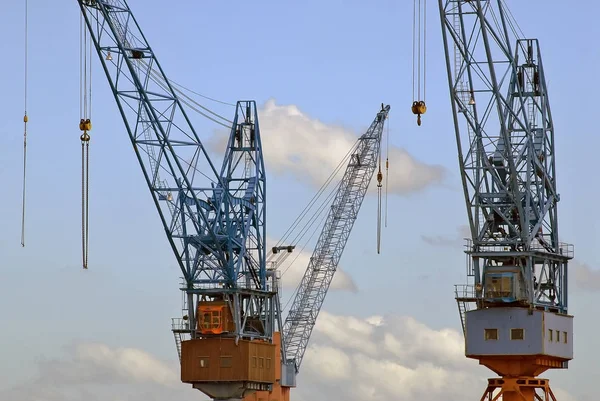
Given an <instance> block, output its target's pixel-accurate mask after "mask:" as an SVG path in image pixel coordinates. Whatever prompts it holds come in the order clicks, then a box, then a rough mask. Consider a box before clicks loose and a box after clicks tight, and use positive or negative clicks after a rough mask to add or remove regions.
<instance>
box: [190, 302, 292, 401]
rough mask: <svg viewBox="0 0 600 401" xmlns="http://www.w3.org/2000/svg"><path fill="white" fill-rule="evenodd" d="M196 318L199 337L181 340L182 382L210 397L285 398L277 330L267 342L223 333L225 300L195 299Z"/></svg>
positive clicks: (226, 328) (229, 329)
mask: <svg viewBox="0 0 600 401" xmlns="http://www.w3.org/2000/svg"><path fill="white" fill-rule="evenodd" d="M197 317H198V318H197V327H196V329H197V331H198V332H199V333H201V335H203V337H201V338H196V339H191V340H187V341H183V342H182V344H181V381H182V382H184V383H189V384H192V385H193V387H194V388H196V389H198V390H200V391H202V392H203V393H205V394H207V395H208V396H210V397H211V398H213V399H236V398H237V399H242V398H243V399H244V400H246V401H289V392H290V387H282V386H281V385H280V383H281V373H282V372H281V335H280V333H279V332H275V333H273V339H272V342H267V341H264V340H249V339H239V340H237V341H236V338H235V337H232V336H227V334H228V333H233V332H235V328H234V322H233V318H232V315H231V311H230V309H229V306H228V305H227V303H226V302H225V301H203V302H199V304H198V311H197ZM204 336H205V337H204Z"/></svg>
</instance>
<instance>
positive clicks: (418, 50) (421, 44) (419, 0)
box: [411, 0, 427, 126]
mask: <svg viewBox="0 0 600 401" xmlns="http://www.w3.org/2000/svg"><path fill="white" fill-rule="evenodd" d="M426 21H427V0H414V1H413V79H412V82H413V103H412V107H411V110H412V112H413V114H415V115H416V116H417V125H419V126H420V125H421V115H422V114H425V112H426V111H427V106H426V105H425V84H426V80H425V76H426V73H425V72H426V67H427V65H426V63H427V58H426V46H425V45H426V42H427V41H426V39H427V34H426V31H427V22H426ZM421 83H422V85H421Z"/></svg>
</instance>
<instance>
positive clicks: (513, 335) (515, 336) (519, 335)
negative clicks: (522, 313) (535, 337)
mask: <svg viewBox="0 0 600 401" xmlns="http://www.w3.org/2000/svg"><path fill="white" fill-rule="evenodd" d="M524 335H525V333H524V330H523V329H510V339H511V340H522V339H523V336H524Z"/></svg>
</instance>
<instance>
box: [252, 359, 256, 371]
mask: <svg viewBox="0 0 600 401" xmlns="http://www.w3.org/2000/svg"><path fill="white" fill-rule="evenodd" d="M252 367H253V368H255V367H256V357H255V356H253V357H252Z"/></svg>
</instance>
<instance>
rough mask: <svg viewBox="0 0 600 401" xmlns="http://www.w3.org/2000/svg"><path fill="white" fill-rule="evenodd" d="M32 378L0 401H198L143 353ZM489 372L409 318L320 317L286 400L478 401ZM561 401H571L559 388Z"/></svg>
mask: <svg viewBox="0 0 600 401" xmlns="http://www.w3.org/2000/svg"><path fill="white" fill-rule="evenodd" d="M38 368H39V369H38V370H39V372H38V375H37V376H36V377H34V378H32V379H31V380H28V381H27V382H25V383H24V384H22V385H19V386H15V387H13V388H12V389H10V390H8V391H4V392H2V391H0V399H1V400H3V401H21V400H29V401H80V400H83V399H85V400H90V401H100V400H102V401H159V400H160V401H162V400H166V399H169V400H170V399H177V400H180V401H192V400H196V401H197V400H206V399H207V397H206V396H204V395H203V394H202V393H200V392H199V391H197V390H194V389H192V388H191V386H189V385H187V384H184V383H181V382H180V381H179V378H178V372H179V368H178V366H177V362H176V361H172V362H169V363H167V362H164V361H160V360H158V359H157V358H155V357H154V356H152V355H150V354H148V353H146V352H145V351H142V350H139V349H132V348H112V347H109V346H107V345H104V344H79V345H77V346H72V347H68V348H67V355H66V356H65V357H64V358H58V359H50V360H44V361H42V362H40V363H39V366H38ZM488 376H490V372H489V371H488V370H487V369H485V368H484V367H481V366H478V364H477V362H475V361H472V360H468V359H467V358H465V357H464V354H463V338H462V335H461V334H460V333H459V332H458V331H456V330H451V329H441V330H435V329H432V328H430V327H428V326H426V325H424V324H423V323H421V322H418V321H417V320H415V319H414V318H412V317H403V316H386V317H382V316H373V317H369V318H366V319H361V318H357V317H352V316H339V315H333V314H331V313H328V312H322V313H321V315H320V316H319V320H318V322H317V325H316V326H315V330H314V332H313V338H312V339H311V345H310V346H309V349H308V350H307V353H306V357H305V358H304V362H303V366H302V369H301V372H300V376H299V378H298V387H297V388H296V389H294V390H293V391H292V395H291V399H292V400H293V401H309V400H310V401H325V400H329V399H346V400H348V401H365V400H367V401H389V400H391V399H398V400H403V401H437V400H440V399H444V400H447V401H464V400H476V399H480V398H481V395H482V393H483V391H484V389H485V385H486V378H487V377H488ZM553 390H554V393H555V394H556V395H557V396H558V397H559V398H558V399H560V400H561V401H574V400H575V398H574V397H573V396H572V395H569V394H567V393H566V392H564V391H563V390H561V389H559V388H554V389H553Z"/></svg>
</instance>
